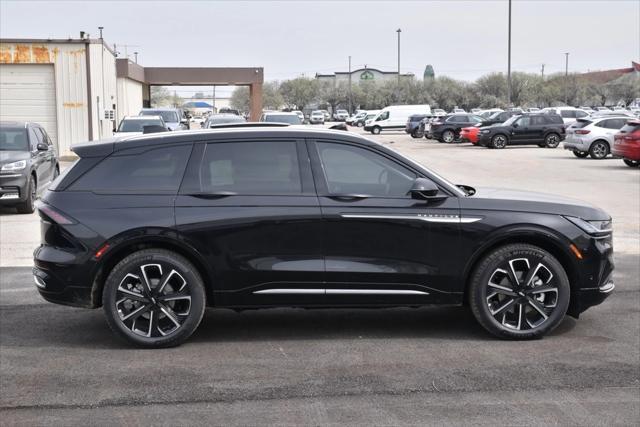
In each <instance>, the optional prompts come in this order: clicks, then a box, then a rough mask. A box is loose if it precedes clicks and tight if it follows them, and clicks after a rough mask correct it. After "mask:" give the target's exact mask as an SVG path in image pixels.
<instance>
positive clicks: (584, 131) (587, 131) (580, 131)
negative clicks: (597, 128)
mask: <svg viewBox="0 0 640 427" xmlns="http://www.w3.org/2000/svg"><path fill="white" fill-rule="evenodd" d="M590 132H591V131H590V130H584V129H578V130H577V131H576V133H577V134H578V135H586V134H588V133H590Z"/></svg>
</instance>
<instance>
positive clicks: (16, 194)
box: [0, 172, 28, 205]
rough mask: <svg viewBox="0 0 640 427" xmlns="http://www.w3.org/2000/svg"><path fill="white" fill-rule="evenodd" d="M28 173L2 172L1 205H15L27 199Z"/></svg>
mask: <svg viewBox="0 0 640 427" xmlns="http://www.w3.org/2000/svg"><path fill="white" fill-rule="evenodd" d="M27 184H28V180H27V174H25V173H20V172H17V173H3V174H0V205H14V204H16V203H21V202H24V201H25V200H26V199H27V196H28V194H27V193H28V191H27Z"/></svg>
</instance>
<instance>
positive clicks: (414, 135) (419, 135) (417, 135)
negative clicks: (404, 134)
mask: <svg viewBox="0 0 640 427" xmlns="http://www.w3.org/2000/svg"><path fill="white" fill-rule="evenodd" d="M422 137H423V133H422V132H420V130H419V129H416V130H414V131H413V132H411V138H414V139H420V138H422Z"/></svg>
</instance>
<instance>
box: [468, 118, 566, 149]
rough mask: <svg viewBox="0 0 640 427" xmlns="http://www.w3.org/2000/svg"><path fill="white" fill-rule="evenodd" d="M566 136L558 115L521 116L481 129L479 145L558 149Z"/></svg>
mask: <svg viewBox="0 0 640 427" xmlns="http://www.w3.org/2000/svg"><path fill="white" fill-rule="evenodd" d="M565 136H566V133H565V127H564V122H563V121H562V117H560V116H559V115H557V114H545V113H534V114H520V115H517V116H513V117H511V118H510V119H509V120H507V121H506V122H504V123H502V124H498V125H493V126H488V127H483V128H481V129H480V133H479V134H478V145H482V146H484V147H487V148H504V147H506V146H507V145H537V146H539V147H548V148H556V147H557V146H558V144H560V141H562V140H563V139H564V138H565Z"/></svg>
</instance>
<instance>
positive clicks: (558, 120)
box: [544, 114, 563, 124]
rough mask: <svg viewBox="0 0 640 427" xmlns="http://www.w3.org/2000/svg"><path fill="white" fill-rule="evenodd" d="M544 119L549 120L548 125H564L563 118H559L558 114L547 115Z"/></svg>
mask: <svg viewBox="0 0 640 427" xmlns="http://www.w3.org/2000/svg"><path fill="white" fill-rule="evenodd" d="M544 118H545V119H546V120H547V122H548V123H551V124H561V123H563V122H562V117H560V116H558V115H556V114H549V115H546V116H545V117H544Z"/></svg>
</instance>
